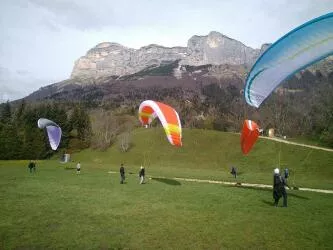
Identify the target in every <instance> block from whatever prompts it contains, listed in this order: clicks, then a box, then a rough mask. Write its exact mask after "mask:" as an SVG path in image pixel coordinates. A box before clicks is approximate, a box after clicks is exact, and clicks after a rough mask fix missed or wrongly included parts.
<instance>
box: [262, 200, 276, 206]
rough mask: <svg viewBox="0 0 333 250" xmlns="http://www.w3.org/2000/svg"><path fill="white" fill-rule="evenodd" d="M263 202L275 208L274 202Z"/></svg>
mask: <svg viewBox="0 0 333 250" xmlns="http://www.w3.org/2000/svg"><path fill="white" fill-rule="evenodd" d="M261 201H262V202H263V203H265V204H267V205H269V206H271V207H272V206H274V201H266V200H261Z"/></svg>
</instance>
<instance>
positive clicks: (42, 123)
mask: <svg viewBox="0 0 333 250" xmlns="http://www.w3.org/2000/svg"><path fill="white" fill-rule="evenodd" d="M37 124H38V127H39V128H41V129H44V128H46V131H47V135H48V138H49V143H50V146H51V148H52V149H53V150H57V148H58V146H59V144H60V141H61V136H62V131H61V128H60V127H59V126H58V124H56V123H55V122H53V121H51V120H48V119H45V118H40V119H39V120H38V122H37Z"/></svg>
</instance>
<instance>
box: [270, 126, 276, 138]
mask: <svg viewBox="0 0 333 250" xmlns="http://www.w3.org/2000/svg"><path fill="white" fill-rule="evenodd" d="M274 136H275V135H274V128H270V129H269V130H268V137H274Z"/></svg>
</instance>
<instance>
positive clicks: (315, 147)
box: [259, 136, 333, 152]
mask: <svg viewBox="0 0 333 250" xmlns="http://www.w3.org/2000/svg"><path fill="white" fill-rule="evenodd" d="M259 138H262V139H267V140H272V141H278V142H283V143H287V144H292V145H297V146H301V147H306V148H313V149H319V150H324V151H328V152H333V149H331V148H324V147H318V146H311V145H307V144H302V143H296V142H291V141H287V140H284V139H280V138H275V137H274V138H272V137H267V136H259Z"/></svg>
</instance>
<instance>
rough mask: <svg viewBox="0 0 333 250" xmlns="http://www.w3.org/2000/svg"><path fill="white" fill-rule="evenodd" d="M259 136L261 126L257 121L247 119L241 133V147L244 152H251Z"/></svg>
mask: <svg viewBox="0 0 333 250" xmlns="http://www.w3.org/2000/svg"><path fill="white" fill-rule="evenodd" d="M258 137H259V127H258V125H257V123H255V122H254V121H251V120H245V121H244V124H243V129H242V133H241V148H242V151H243V154H247V153H249V152H250V150H251V148H252V147H253V145H254V143H255V142H256V140H257V139H258Z"/></svg>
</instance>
